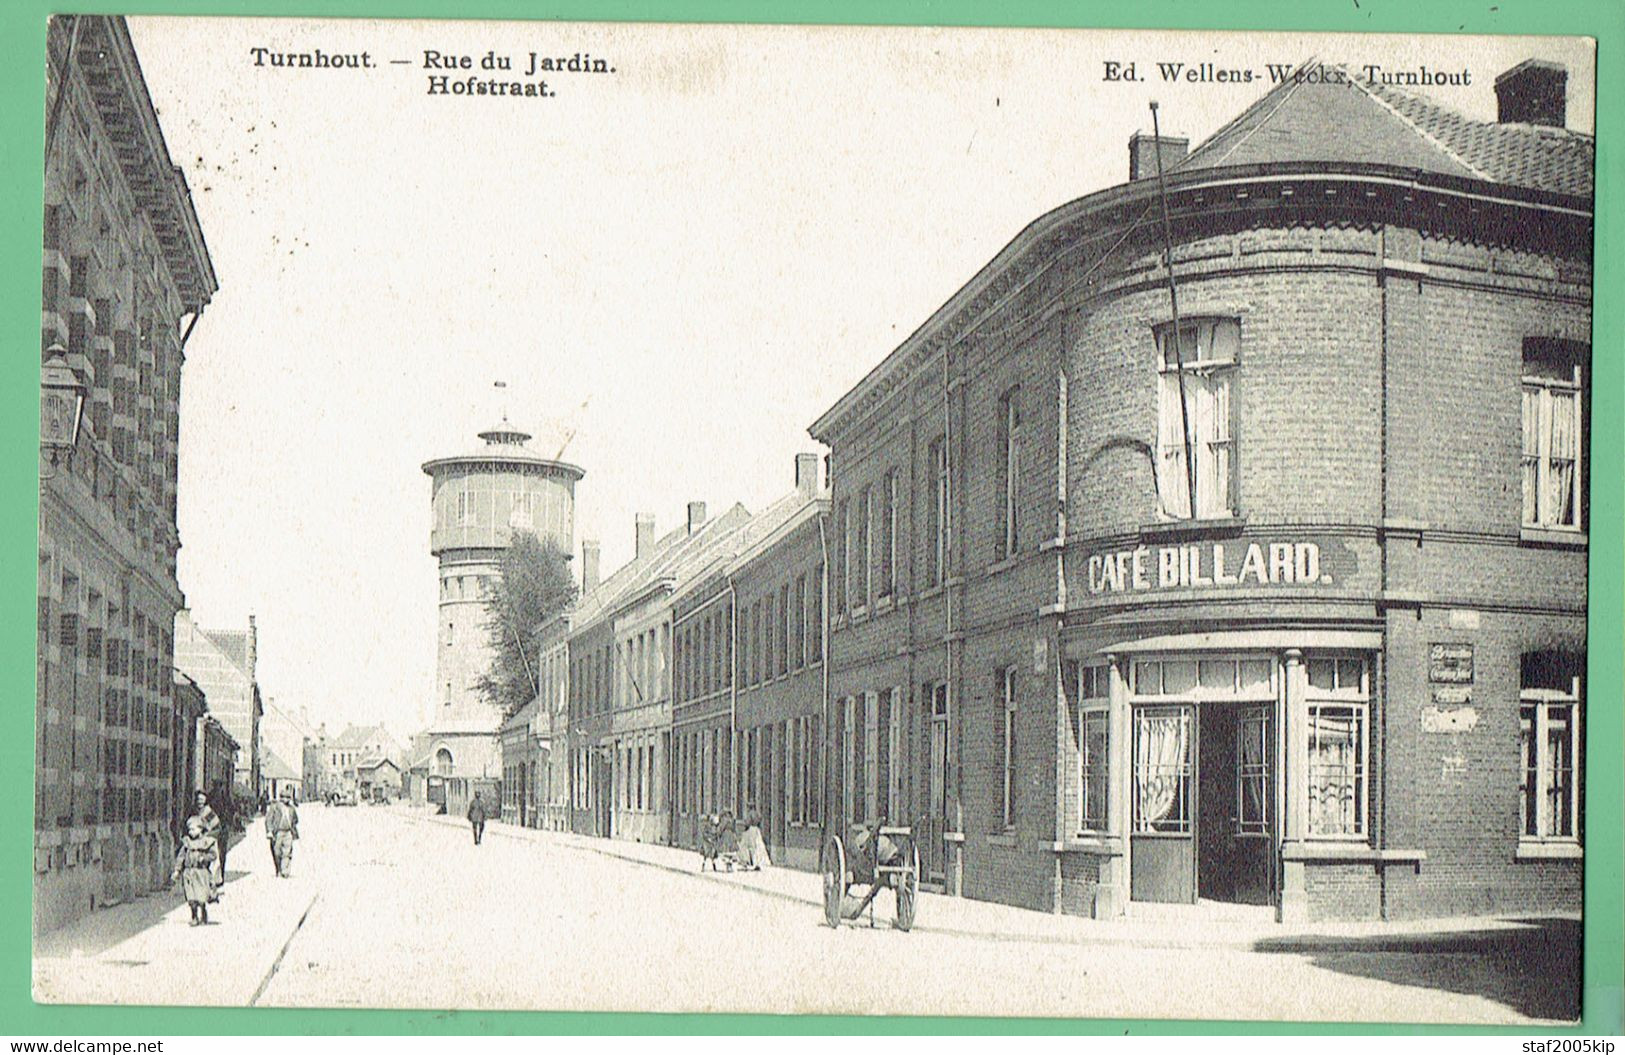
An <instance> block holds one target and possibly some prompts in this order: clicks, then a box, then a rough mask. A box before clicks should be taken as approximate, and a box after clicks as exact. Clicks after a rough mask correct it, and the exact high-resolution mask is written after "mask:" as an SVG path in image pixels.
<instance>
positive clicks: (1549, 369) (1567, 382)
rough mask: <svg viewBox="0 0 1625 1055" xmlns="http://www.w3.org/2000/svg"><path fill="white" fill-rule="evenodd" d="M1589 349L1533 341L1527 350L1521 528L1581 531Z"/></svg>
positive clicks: (1571, 343) (1569, 343)
mask: <svg viewBox="0 0 1625 1055" xmlns="http://www.w3.org/2000/svg"><path fill="white" fill-rule="evenodd" d="M1588 353H1589V349H1588V348H1587V347H1586V346H1585V345H1583V344H1578V343H1576V342H1574V341H1560V340H1555V339H1550V338H1533V337H1532V338H1529V339H1528V340H1526V341H1524V345H1523V523H1524V526H1526V527H1533V528H1553V529H1559V530H1565V529H1566V530H1575V531H1577V530H1579V528H1580V525H1581V518H1580V505H1581V495H1582V494H1583V490H1582V480H1581V478H1582V466H1581V452H1582V451H1583V450H1584V449H1585V438H1584V437H1585V433H1584V431H1583V430H1584V425H1585V421H1584V417H1585V415H1584V409H1583V404H1584V392H1583V386H1582V373H1581V371H1582V369H1583V368H1584V364H1585V360H1586V358H1587V355H1588Z"/></svg>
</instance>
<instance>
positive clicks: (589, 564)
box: [581, 538, 598, 593]
mask: <svg viewBox="0 0 1625 1055" xmlns="http://www.w3.org/2000/svg"><path fill="white" fill-rule="evenodd" d="M597 585H598V540H597V539H595V538H588V539H582V540H581V592H582V593H586V592H587V591H588V590H590V589H592V588H593V587H594V586H597Z"/></svg>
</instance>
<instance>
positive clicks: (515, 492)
mask: <svg viewBox="0 0 1625 1055" xmlns="http://www.w3.org/2000/svg"><path fill="white" fill-rule="evenodd" d="M479 439H480V440H481V446H480V447H478V448H477V449H475V450H474V451H472V452H471V453H468V454H462V455H455V456H452V457H447V458H436V459H434V460H432V461H429V462H425V463H424V465H423V471H424V472H425V473H426V474H428V476H429V477H430V478H431V479H432V480H433V485H432V490H431V499H430V501H431V508H432V511H433V526H432V528H431V532H430V536H429V548H430V552H432V553H433V554H434V556H435V557H436V558H437V559H438V560H439V562H440V586H439V625H438V628H437V630H436V641H435V684H434V695H433V699H432V703H431V710H432V713H431V714H430V715H429V716H428V723H427V725H426V727H425V728H424V730H423V731H422V732H421V733H420V734H419V735H418V736H417V737H415V738H414V742H413V748H412V751H411V759H410V761H409V762H408V766H409V768H410V769H413V770H417V771H420V772H421V773H422V776H423V782H424V792H425V794H428V795H430V796H432V797H435V798H436V800H437V801H439V802H442V803H444V804H446V805H447V808H448V809H455V808H457V806H458V804H459V803H460V802H463V801H466V797H467V796H468V795H470V794H471V793H472V791H471V789H472V784H471V783H470V782H472V781H491V782H495V781H497V780H499V779H500V778H501V773H502V757H501V750H500V745H499V743H498V739H497V734H498V729H499V727H500V725H501V723H502V713H501V709H500V708H498V707H495V706H493V705H492V704H490V703H488V702H486V701H485V699H484V698H483V697H481V695H480V693H479V690H478V688H477V685H478V680H479V678H480V676H481V675H483V674H485V673H486V672H487V671H489V670H490V665H491V658H492V653H491V647H490V636H489V630H488V629H487V623H488V621H489V619H490V616H489V614H488V611H487V608H486V598H487V596H488V592H489V590H490V588H491V584H492V583H493V582H494V581H495V580H496V579H497V578H498V576H500V574H501V567H502V555H503V552H504V551H505V550H506V549H507V547H508V544H509V542H510V540H511V539H512V537H513V533H514V532H515V531H528V532H531V533H534V534H535V535H536V536H538V537H539V538H541V539H542V540H543V541H544V542H552V543H554V544H556V545H557V546H558V547H559V549H560V550H561V551H562V552H564V553H566V554H568V553H570V552H572V550H573V549H574V546H575V485H576V482H577V481H579V480H580V479H581V478H582V476H583V475H585V474H584V473H583V471H582V470H581V469H580V468H579V467H577V466H574V465H571V464H569V463H567V462H563V461H559V460H557V459H554V458H546V457H543V456H541V455H539V454H537V453H536V452H535V451H533V450H531V449H530V448H529V447H528V446H527V444H528V443H529V441H530V439H531V436H530V434H529V433H526V432H524V431H523V430H521V429H518V428H515V427H514V426H513V425H510V424H509V423H508V422H507V420H506V419H504V420H503V421H502V422H500V423H499V424H497V425H496V426H494V427H492V428H489V429H486V430H485V431H483V432H481V433H480V434H479ZM511 630H512V632H513V633H514V634H515V635H516V637H517V638H519V639H520V640H521V641H523V645H522V647H523V648H524V649H525V650H526V651H528V650H529V649H530V647H531V643H532V641H533V635H534V633H535V630H536V628H534V627H513V628H511Z"/></svg>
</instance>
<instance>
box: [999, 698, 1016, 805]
mask: <svg viewBox="0 0 1625 1055" xmlns="http://www.w3.org/2000/svg"><path fill="white" fill-rule="evenodd" d="M995 681H996V683H997V687H998V695H999V702H998V704H997V705H996V708H995V711H994V713H995V716H996V717H997V720H998V747H997V750H998V757H997V760H996V761H997V764H998V773H999V779H998V788H999V823H1000V825H1001V826H1002V827H1004V828H1013V827H1015V823H1016V668H1014V667H1005V668H1004V669H1002V670H1000V671H999V673H998V676H997V678H996V679H995Z"/></svg>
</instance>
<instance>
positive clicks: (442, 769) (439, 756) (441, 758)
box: [434, 747, 451, 777]
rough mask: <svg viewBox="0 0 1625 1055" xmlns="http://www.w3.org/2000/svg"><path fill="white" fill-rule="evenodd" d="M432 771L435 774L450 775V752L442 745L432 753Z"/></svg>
mask: <svg viewBox="0 0 1625 1055" xmlns="http://www.w3.org/2000/svg"><path fill="white" fill-rule="evenodd" d="M434 771H435V775H436V776H441V777H449V776H451V752H450V751H448V750H447V749H446V748H444V747H442V748H441V749H440V750H438V751H436V752H435V753H434Z"/></svg>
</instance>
